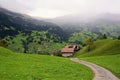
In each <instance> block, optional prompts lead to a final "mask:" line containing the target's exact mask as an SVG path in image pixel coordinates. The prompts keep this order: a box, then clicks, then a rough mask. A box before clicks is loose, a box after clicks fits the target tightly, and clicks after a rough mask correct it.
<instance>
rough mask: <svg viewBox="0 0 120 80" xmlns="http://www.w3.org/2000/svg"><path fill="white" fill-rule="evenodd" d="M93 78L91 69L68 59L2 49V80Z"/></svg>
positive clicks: (0, 57)
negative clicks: (16, 52)
mask: <svg viewBox="0 0 120 80" xmlns="http://www.w3.org/2000/svg"><path fill="white" fill-rule="evenodd" d="M1 54H2V55H1ZM3 54H7V55H8V54H9V55H8V56H6V55H3ZM58 63H59V64H58ZM92 77H93V73H92V71H91V70H90V69H89V68H87V67H85V66H84V65H80V64H77V63H74V62H72V61H70V60H69V59H67V58H60V57H53V56H40V55H29V54H22V53H20V54H15V53H13V52H12V54H11V51H9V50H7V49H5V48H2V47H0V80H82V79H84V80H92Z"/></svg>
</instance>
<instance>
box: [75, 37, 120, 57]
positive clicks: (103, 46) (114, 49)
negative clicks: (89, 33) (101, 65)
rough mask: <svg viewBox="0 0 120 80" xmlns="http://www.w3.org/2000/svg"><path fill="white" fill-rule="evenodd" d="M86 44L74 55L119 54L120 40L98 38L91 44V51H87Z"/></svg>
mask: <svg viewBox="0 0 120 80" xmlns="http://www.w3.org/2000/svg"><path fill="white" fill-rule="evenodd" d="M87 50H88V46H86V47H84V48H83V49H82V50H80V51H79V52H77V53H76V54H75V55H74V56H75V57H79V58H80V57H90V56H104V55H115V54H120V40H110V39H106V40H98V41H96V42H94V43H93V44H92V45H91V51H89V52H88V51H87Z"/></svg>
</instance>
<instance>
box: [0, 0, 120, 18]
mask: <svg viewBox="0 0 120 80" xmlns="http://www.w3.org/2000/svg"><path fill="white" fill-rule="evenodd" d="M0 6H2V7H4V8H7V9H10V10H12V11H16V12H20V13H24V14H28V15H30V16H34V17H43V18H55V17H59V16H64V15H69V14H98V13H106V12H109V13H120V0H0Z"/></svg>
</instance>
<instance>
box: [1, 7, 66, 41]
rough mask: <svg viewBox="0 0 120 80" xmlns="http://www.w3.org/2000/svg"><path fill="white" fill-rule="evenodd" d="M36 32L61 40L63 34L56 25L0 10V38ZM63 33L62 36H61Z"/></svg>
mask: <svg viewBox="0 0 120 80" xmlns="http://www.w3.org/2000/svg"><path fill="white" fill-rule="evenodd" d="M33 30H36V31H48V32H50V33H54V34H57V35H58V36H59V37H60V38H61V40H63V39H64V36H63V34H64V35H65V32H64V31H63V30H62V29H61V28H60V27H59V26H58V25H56V24H53V23H51V22H46V21H43V20H38V19H35V18H33V17H30V16H28V15H25V14H19V13H15V12H12V11H9V10H7V9H4V8H0V37H1V38H3V37H5V36H8V35H9V36H15V35H17V34H18V33H19V32H23V33H26V34H27V33H30V32H32V31H33ZM61 33H63V34H61Z"/></svg>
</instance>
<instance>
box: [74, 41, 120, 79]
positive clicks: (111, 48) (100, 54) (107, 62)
mask: <svg viewBox="0 0 120 80" xmlns="http://www.w3.org/2000/svg"><path fill="white" fill-rule="evenodd" d="M87 49H88V47H84V48H83V49H82V50H80V51H79V52H78V53H76V54H75V57H77V58H79V59H82V60H86V61H90V62H92V63H95V64H97V65H100V66H102V67H104V68H106V69H108V70H110V71H111V72H112V73H113V74H115V75H116V76H118V77H119V78H120V40H110V39H105V40H98V41H96V42H94V43H93V44H92V46H91V51H89V52H88V51H87Z"/></svg>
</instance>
